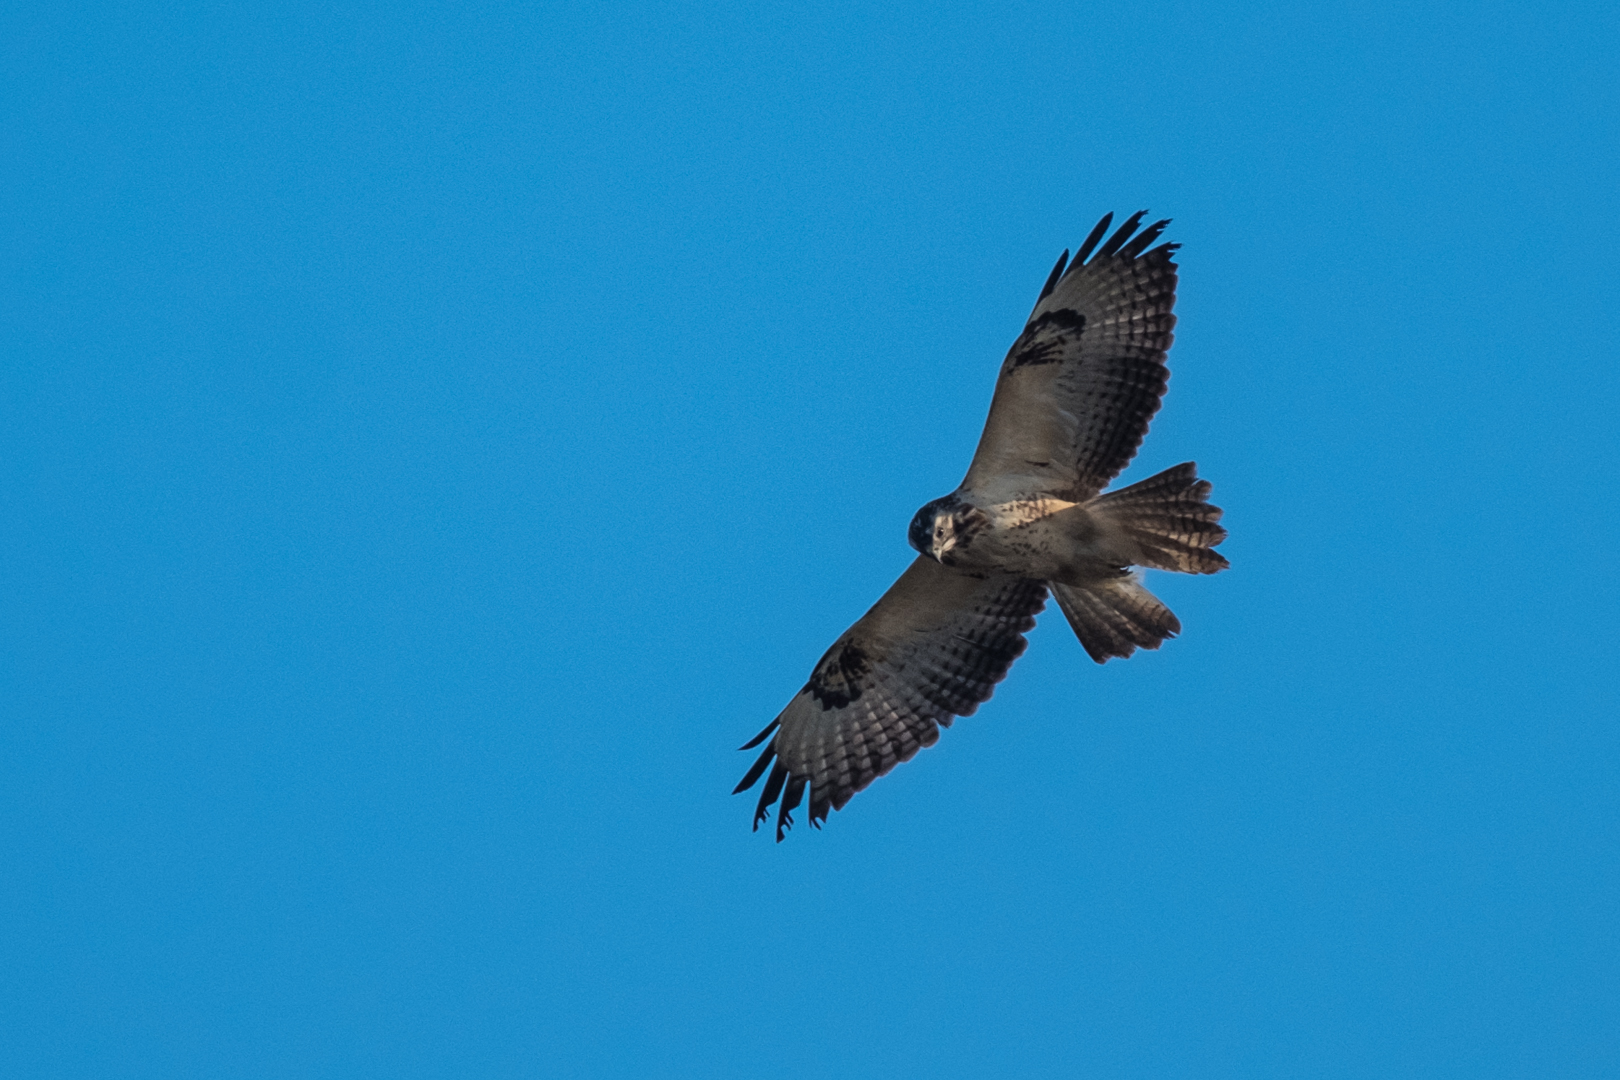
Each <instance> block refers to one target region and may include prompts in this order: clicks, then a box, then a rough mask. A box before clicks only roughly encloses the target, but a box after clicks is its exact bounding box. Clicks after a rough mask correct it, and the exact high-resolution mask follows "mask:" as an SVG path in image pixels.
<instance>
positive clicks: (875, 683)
mask: <svg viewBox="0 0 1620 1080" xmlns="http://www.w3.org/2000/svg"><path fill="white" fill-rule="evenodd" d="M1045 602H1046V587H1045V586H1044V585H1043V584H1042V583H1041V582H1038V581H1029V580H1026V579H1024V578H1018V577H1013V576H1011V575H1007V574H983V575H979V576H972V575H969V574H964V573H961V572H958V571H956V570H951V569H949V568H947V567H944V566H941V565H940V564H939V563H937V562H935V561H934V560H932V559H929V558H924V557H922V556H919V557H918V558H917V559H916V561H915V562H913V563H912V564H911V566H910V567H909V568H908V569H907V570H906V572H905V573H904V574H901V575H900V579H899V580H898V581H896V582H895V583H894V585H893V586H891V587H890V589H889V591H888V592H886V593H884V594H883V598H882V599H881V600H879V601H878V602H877V603H876V604H875V605H873V607H872V610H871V611H868V612H867V613H866V614H865V615H864V616H862V617H861V620H860V621H859V622H857V623H856V624H855V625H854V626H852V627H850V628H849V629H848V630H847V631H845V632H844V635H843V636H842V637H840V638H839V639H838V640H837V641H836V642H834V643H833V647H832V648H830V649H828V650H827V653H826V655H825V656H823V657H822V658H821V661H820V663H818V664H816V667H815V670H814V671H813V672H811V675H810V681H809V682H807V683H806V684H805V686H804V689H803V690H800V691H799V692H798V694H797V695H795V696H794V698H793V700H792V701H790V702H788V706H787V708H785V709H783V710H782V713H781V715H780V716H778V717H777V718H776V719H775V720H773V721H772V722H771V724H770V726H769V727H767V728H766V729H765V730H764V731H762V732H760V733H759V735H758V736H757V737H756V738H755V739H754V740H753V741H752V742H750V743H748V744H747V745H746V746H744V747H743V749H744V750H749V749H752V748H753V747H755V746H758V745H759V744H760V743H761V742H763V741H764V740H765V739H766V738H767V737H770V743H769V744H768V745H767V746H766V747H765V751H764V753H762V754H761V755H760V757H759V760H758V761H756V762H754V766H753V768H751V769H749V770H748V775H747V776H744V777H743V778H742V782H741V783H740V784H738V785H737V788H736V790H737V791H739V792H740V791H746V790H747V789H748V788H750V787H753V786H754V784H755V783H757V782H758V781H759V778H760V777H761V776H764V775H765V773H766V770H767V769H769V770H770V775H769V777H768V778H767V779H766V781H765V789H764V791H763V792H761V794H760V799H759V805H758V807H757V808H756V809H755V811H754V828H755V829H758V828H759V824H760V822H762V821H764V820H765V819H766V818H767V817H769V816H770V806H771V804H772V803H774V802H775V801H776V799H777V796H779V795H780V796H781V799H782V804H781V808H780V810H779V811H778V812H777V815H776V838H777V840H781V839H782V835H783V832H784V830H785V829H786V828H787V827H788V826H789V825H791V824H792V820H793V819H792V817H791V814H792V811H793V810H794V808H795V807H797V806H798V805H799V803H800V801H801V800H802V799H803V798H804V795H805V788H806V786H808V787H809V789H810V820H811V823H812V824H816V823H819V822H821V821H825V820H826V819H827V811H828V810H829V809H833V810H840V809H843V806H844V804H845V803H847V802H848V801H849V800H850V797H851V796H852V795H854V794H855V793H856V792H857V791H859V790H861V789H862V788H864V787H865V786H866V785H867V784H869V783H871V782H872V781H873V780H874V779H875V778H877V777H879V776H882V775H883V774H884V773H886V772H888V771H889V770H890V769H891V768H893V767H894V766H895V765H896V764H897V763H899V762H902V761H906V760H908V759H909V758H910V757H911V756H912V755H913V754H915V753H916V752H917V751H918V750H920V749H921V748H923V747H925V746H932V745H933V744H934V742H935V741H936V740H937V739H938V738H939V727H940V725H941V724H943V725H945V726H947V727H949V726H950V723H951V721H952V720H953V719H954V718H956V717H958V716H966V715H968V714H969V713H971V712H973V710H974V709H976V708H978V706H979V703H980V702H982V701H984V700H985V699H986V698H988V697H989V696H990V694H991V691H992V690H993V689H994V687H995V684H996V683H998V682H1000V681H1001V680H1002V678H1003V677H1004V676H1005V675H1006V674H1007V669H1008V668H1010V667H1011V666H1012V662H1013V661H1014V660H1016V659H1017V658H1018V656H1019V654H1021V653H1022V652H1023V651H1024V646H1025V644H1026V643H1025V641H1024V634H1025V633H1026V632H1027V631H1028V630H1029V629H1030V628H1031V627H1033V626H1034V625H1035V618H1034V616H1035V613H1036V612H1038V611H1040V610H1041V608H1042V606H1043V605H1044V604H1045ZM772 732H775V735H774V737H772ZM773 762H774V763H773Z"/></svg>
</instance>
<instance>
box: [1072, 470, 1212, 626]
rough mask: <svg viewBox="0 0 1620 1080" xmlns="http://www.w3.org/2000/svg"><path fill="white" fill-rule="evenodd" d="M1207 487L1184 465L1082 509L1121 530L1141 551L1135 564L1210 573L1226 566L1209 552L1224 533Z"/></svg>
mask: <svg viewBox="0 0 1620 1080" xmlns="http://www.w3.org/2000/svg"><path fill="white" fill-rule="evenodd" d="M1211 488H1212V485H1211V484H1210V482H1209V481H1208V480H1200V479H1198V466H1197V465H1196V464H1194V463H1193V462H1191V461H1188V462H1183V463H1182V464H1180V465H1177V466H1175V467H1174V468H1170V469H1166V470H1164V472H1162V473H1159V474H1158V475H1156V476H1150V477H1148V478H1147V479H1146V480H1143V481H1142V482H1140V483H1137V484H1132V485H1131V486H1130V487H1126V488H1120V489H1119V490H1118V491H1110V492H1109V493H1108V494H1106V495H1099V496H1097V497H1096V498H1095V499H1092V500H1091V501H1090V502H1089V503H1087V504H1086V509H1088V510H1090V511H1091V512H1092V513H1094V514H1097V515H1100V516H1102V517H1105V518H1107V519H1108V520H1110V521H1112V522H1114V523H1115V524H1117V525H1119V526H1120V527H1121V528H1122V529H1124V530H1125V532H1126V534H1127V535H1129V536H1130V538H1131V540H1132V541H1134V542H1135V543H1136V545H1137V547H1138V548H1140V549H1141V556H1140V558H1138V559H1137V560H1136V561H1137V562H1138V563H1139V564H1140V565H1142V566H1149V567H1152V568H1153V569H1155V570H1178V571H1180V572H1181V573H1183V574H1213V573H1215V572H1216V571H1218V570H1225V569H1226V568H1227V567H1228V566H1229V565H1231V564H1230V563H1228V562H1227V561H1226V559H1225V557H1224V556H1222V555H1220V554H1219V553H1217V552H1216V551H1214V550H1213V548H1214V547H1215V545H1216V544H1219V543H1220V542H1221V541H1222V540H1225V539H1226V530H1225V529H1223V528H1221V527H1220V526H1219V525H1217V524H1216V522H1218V521H1220V520H1221V508H1220V507H1218V506H1214V505H1212V504H1211V503H1210V502H1209V493H1210V490H1211ZM1150 595H1151V594H1150ZM1065 610H1067V609H1065ZM1172 618H1174V616H1172ZM1071 621H1073V620H1072V618H1071ZM1093 655H1095V654H1093ZM1116 655H1117V654H1116Z"/></svg>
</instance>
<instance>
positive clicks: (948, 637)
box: [736, 211, 1227, 841]
mask: <svg viewBox="0 0 1620 1080" xmlns="http://www.w3.org/2000/svg"><path fill="white" fill-rule="evenodd" d="M1145 213H1146V211H1142V212H1141V213H1137V214H1135V215H1133V216H1132V217H1131V218H1130V219H1129V220H1127V221H1126V222H1125V223H1124V224H1122V225H1121V226H1120V227H1119V228H1118V229H1117V230H1115V232H1114V233H1113V234H1112V235H1109V236H1108V238H1107V239H1106V240H1104V239H1103V237H1104V236H1105V235H1107V234H1108V227H1109V225H1110V224H1111V223H1112V221H1113V215H1112V214H1108V215H1105V216H1104V217H1103V219H1102V220H1101V221H1099V222H1098V223H1097V226H1096V228H1094V229H1092V230H1091V234H1090V235H1089V236H1087V237H1086V241H1085V243H1083V244H1081V245H1080V250H1079V252H1078V253H1077V254H1076V255H1075V258H1074V261H1073V262H1069V261H1068V258H1069V253H1068V252H1067V251H1065V252H1064V253H1063V255H1062V256H1061V257H1060V258H1059V259H1058V261H1057V265H1056V266H1055V267H1053V268H1052V274H1051V276H1050V277H1048V278H1047V280H1046V284H1045V285H1044V286H1043V287H1042V288H1041V294H1040V296H1039V297H1038V298H1037V299H1036V301H1035V310H1034V311H1032V312H1031V313H1030V316H1029V321H1028V322H1027V323H1025V324H1024V331H1023V333H1021V334H1020V335H1018V340H1017V341H1015V342H1013V345H1012V348H1011V349H1010V350H1009V351H1008V353H1007V359H1006V360H1004V361H1002V364H1001V374H1000V375H999V376H998V377H997V379H996V391H995V397H994V398H993V399H992V400H991V402H990V418H989V419H988V420H987V421H986V422H985V425H984V434H983V435H982V436H981V437H980V439H979V448H978V450H976V451H975V452H974V454H973V463H972V464H971V465H970V466H969V467H968V471H967V476H966V478H964V479H963V481H962V483H961V485H960V486H959V487H958V488H957V489H956V490H955V491H953V492H951V493H950V494H949V495H946V496H944V497H943V498H939V499H935V500H934V501H933V502H931V503H929V504H928V505H926V506H924V507H923V508H922V509H921V510H919V511H917V516H916V517H914V518H913V519H912V521H911V530H910V535H909V538H910V541H911V546H912V547H914V548H916V549H917V551H918V552H919V554H918V556H917V558H916V560H915V561H913V562H912V564H911V566H910V567H909V568H908V569H907V570H906V571H905V573H903V574H901V575H900V579H899V580H898V581H896V582H895V583H894V585H893V586H892V587H891V588H890V589H889V591H888V592H886V593H884V594H883V597H882V599H880V600H879V601H878V602H877V603H876V604H875V605H874V606H873V607H872V610H870V611H868V612H867V613H866V614H865V615H864V616H862V617H861V619H860V621H859V622H857V623H856V624H855V625H854V626H852V627H850V628H849V629H848V630H847V631H845V632H844V635H843V636H842V637H840V638H839V639H838V640H837V641H835V642H834V643H833V646H832V648H830V649H828V650H827V653H826V655H825V656H823V657H822V658H821V660H820V662H819V663H817V664H816V666H815V670H814V671H812V672H811V673H810V681H809V682H807V683H805V685H804V689H802V690H800V691H799V692H798V693H797V694H796V695H794V698H793V700H792V701H790V702H788V705H787V708H785V709H783V710H782V713H781V715H779V716H778V717H777V718H776V719H775V720H773V721H771V723H770V725H769V726H768V727H767V728H766V729H765V730H764V731H762V732H760V733H759V735H758V736H756V737H755V738H754V739H753V740H752V741H751V742H749V743H748V744H747V745H746V746H744V747H743V749H744V750H751V749H753V748H754V747H756V746H758V745H759V744H760V743H762V742H764V741H765V740H766V739H767V738H768V739H770V742H769V743H768V744H767V745H766V747H765V750H764V752H763V753H762V754H760V756H759V760H757V761H755V762H754V765H753V767H752V768H751V769H749V770H748V775H746V776H744V777H743V778H742V782H741V783H740V784H738V785H737V788H736V790H737V791H738V792H741V791H746V790H747V789H748V788H750V787H752V786H753V785H754V784H755V783H757V782H758V781H759V779H760V777H762V776H765V775H766V772H767V770H769V776H768V777H766V780H765V788H764V790H763V792H761V794H760V798H759V805H758V806H757V808H756V809H755V811H754V828H755V829H756V830H757V829H758V828H759V826H760V823H761V822H763V821H765V820H766V819H767V818H768V817H769V816H770V807H771V804H772V803H774V802H776V800H777V798H778V796H780V798H781V807H780V809H779V810H778V812H777V815H776V839H777V840H778V841H780V840H781V839H782V836H783V833H784V831H785V830H786V829H787V828H788V827H789V826H791V825H792V821H793V819H792V816H791V815H792V812H793V810H794V809H795V808H797V807H798V805H799V804H800V802H801V801H803V799H804V796H805V789H806V788H808V789H809V795H810V821H811V823H812V824H814V825H817V826H818V827H819V825H820V823H821V822H822V821H825V820H826V819H827V811H828V810H829V809H831V810H841V809H843V807H844V804H845V803H847V802H848V801H849V800H850V797H851V796H853V795H854V794H855V793H856V792H857V791H860V790H861V789H862V788H864V787H865V786H866V785H867V784H869V783H871V782H872V781H873V780H874V779H875V778H877V777H879V776H882V775H883V774H884V773H886V772H888V771H889V770H890V769H891V768H893V767H894V766H895V764H897V763H898V762H902V761H906V760H907V759H909V758H910V757H911V756H912V755H913V754H915V753H916V752H917V751H918V750H920V749H921V748H922V747H925V746H931V745H933V743H934V742H935V741H936V740H937V739H938V738H939V728H940V725H941V724H943V725H946V726H949V725H950V723H951V721H952V720H953V719H954V718H956V717H958V716H966V715H968V714H969V713H971V712H973V710H974V709H976V708H978V706H979V703H980V702H982V701H984V700H986V699H987V698H989V697H990V694H991V691H992V690H993V689H994V687H995V684H996V683H998V682H1000V681H1001V679H1002V678H1003V677H1004V676H1005V675H1006V674H1007V669H1008V668H1010V667H1011V666H1012V662H1013V661H1014V660H1016V659H1017V658H1018V656H1019V654H1020V653H1022V652H1023V651H1024V646H1025V641H1024V634H1025V633H1026V632H1027V631H1028V630H1029V629H1030V628H1032V627H1033V626H1034V625H1035V613H1036V612H1038V611H1040V610H1041V609H1042V608H1043V607H1044V606H1045V604H1046V595H1047V592H1048V590H1050V591H1051V593H1052V595H1053V596H1054V597H1055V598H1056V599H1057V604H1058V607H1059V609H1061V610H1062V612H1063V614H1064V616H1066V617H1067V618H1068V620H1069V625H1070V626H1071V627H1073V628H1074V632H1075V634H1076V636H1078V637H1079V638H1080V644H1081V645H1082V646H1084V647H1085V650H1086V652H1088V653H1090V654H1091V658H1092V659H1093V660H1095V661H1097V662H1098V663H1099V664H1100V663H1103V662H1105V661H1106V660H1108V658H1109V657H1113V656H1119V657H1125V656H1130V655H1131V654H1132V653H1133V652H1135V651H1136V649H1137V648H1138V647H1141V648H1144V649H1156V648H1158V647H1159V644H1160V643H1161V642H1163V641H1164V640H1165V639H1166V638H1170V637H1174V636H1175V635H1176V634H1177V633H1178V632H1179V631H1180V630H1181V623H1180V622H1179V621H1178V620H1177V619H1176V617H1175V616H1174V615H1173V614H1171V613H1170V609H1169V608H1167V607H1165V606H1164V604H1162V603H1160V602H1159V599H1158V598H1157V597H1155V596H1154V595H1153V594H1152V593H1150V592H1148V591H1147V589H1145V588H1143V587H1142V583H1141V581H1140V579H1139V577H1138V576H1137V575H1135V574H1133V573H1132V572H1131V567H1133V566H1143V567H1152V568H1153V569H1155V570H1177V571H1180V572H1181V573H1184V574H1213V573H1215V572H1216V571H1217V570H1222V569H1224V568H1225V567H1226V565H1227V562H1226V559H1225V558H1223V557H1222V556H1221V555H1219V554H1218V553H1217V552H1215V551H1214V550H1213V549H1214V547H1215V545H1217V544H1219V543H1220V542H1221V541H1222V540H1224V539H1225V538H1226V530H1225V529H1222V528H1221V527H1220V526H1219V525H1218V524H1216V522H1218V521H1219V520H1220V517H1221V510H1220V508H1219V507H1217V506H1213V505H1211V504H1210V503H1209V501H1208V499H1209V492H1210V484H1209V481H1207V480H1200V479H1198V474H1197V467H1196V466H1195V465H1194V464H1193V463H1192V462H1187V463H1185V464H1182V465H1177V466H1175V467H1174V468H1172V469H1166V470H1165V471H1164V472H1162V473H1159V474H1158V475H1156V476H1150V477H1148V478H1147V479H1146V480H1142V481H1140V482H1138V483H1135V484H1132V485H1131V486H1130V487H1125V488H1120V489H1119V490H1117V491H1110V492H1107V493H1103V488H1104V487H1106V486H1107V485H1108V482H1109V481H1110V480H1112V479H1113V478H1114V477H1115V476H1117V475H1118V474H1119V472H1120V470H1122V469H1124V468H1125V465H1126V464H1127V463H1128V462H1129V461H1130V460H1131V458H1132V457H1134V456H1135V455H1136V450H1137V447H1139V446H1141V445H1142V437H1143V436H1144V435H1145V434H1146V433H1147V429H1148V422H1149V421H1150V420H1152V419H1153V414H1154V413H1156V412H1158V410H1159V399H1160V398H1162V397H1163V396H1164V391H1165V383H1166V381H1167V380H1168V379H1169V377H1170V373H1169V371H1168V369H1167V368H1166V367H1165V354H1166V352H1168V351H1169V348H1170V341H1171V333H1170V331H1171V328H1172V327H1174V326H1175V322H1176V317H1175V316H1174V315H1173V314H1171V308H1172V307H1174V305H1175V300H1176V264H1175V263H1174V262H1173V261H1172V254H1173V253H1174V252H1175V250H1176V248H1177V247H1178V246H1179V245H1177V244H1159V245H1158V246H1157V247H1155V246H1153V244H1154V241H1156V240H1158V238H1159V236H1160V234H1162V233H1163V232H1164V229H1165V226H1167V225H1169V224H1170V223H1169V221H1159V222H1155V223H1154V224H1152V225H1149V226H1148V227H1147V228H1145V229H1142V230H1141V231H1140V232H1138V231H1137V229H1138V227H1139V226H1140V224H1141V221H1142V217H1143V215H1144V214H1145ZM1065 267H1067V268H1065ZM773 733H774V735H773Z"/></svg>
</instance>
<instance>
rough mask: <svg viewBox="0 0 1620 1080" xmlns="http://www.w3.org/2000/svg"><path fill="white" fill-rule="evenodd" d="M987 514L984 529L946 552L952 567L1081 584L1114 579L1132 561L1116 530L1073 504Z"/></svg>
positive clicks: (1006, 507)
mask: <svg viewBox="0 0 1620 1080" xmlns="http://www.w3.org/2000/svg"><path fill="white" fill-rule="evenodd" d="M987 517H988V518H989V521H988V522H987V527H985V528H983V529H982V530H980V531H979V532H977V533H975V534H974V535H973V537H972V539H971V541H970V542H969V543H968V544H966V545H965V546H964V547H963V548H962V549H960V550H959V551H953V552H951V554H953V555H956V556H957V557H958V558H957V560H954V561H953V565H959V566H961V567H963V568H964V569H985V570H1000V571H1002V572H1003V573H1012V574H1017V575H1019V576H1020V577H1028V578H1035V579H1037V580H1040V581H1058V582H1063V583H1065V584H1070V585H1081V584H1085V583H1087V582H1090V581H1096V580H1099V579H1107V578H1112V577H1116V576H1118V574H1119V571H1120V570H1121V568H1123V567H1125V566H1128V565H1130V564H1131V563H1133V562H1135V561H1136V554H1137V553H1136V552H1135V550H1134V545H1132V544H1131V543H1130V541H1129V540H1128V539H1127V538H1126V536H1125V534H1124V532H1123V531H1122V530H1120V529H1119V528H1118V527H1117V526H1114V525H1113V524H1112V523H1110V522H1107V521H1104V520H1103V519H1101V518H1099V517H1097V516H1096V515H1094V514H1091V513H1089V512H1088V511H1087V510H1086V509H1085V508H1084V507H1083V506H1079V505H1077V504H1074V503H1067V502H1060V501H1058V500H1041V502H1039V503H1015V504H1003V505H1002V506H996V507H991V508H989V509H988V510H987Z"/></svg>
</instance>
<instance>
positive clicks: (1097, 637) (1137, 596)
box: [1051, 573, 1181, 664]
mask: <svg viewBox="0 0 1620 1080" xmlns="http://www.w3.org/2000/svg"><path fill="white" fill-rule="evenodd" d="M1051 588H1052V595H1053V596H1055V597H1057V602H1058V607H1059V608H1061V609H1062V611H1063V614H1064V616H1065V617H1066V618H1067V619H1068V620H1069V625H1070V626H1071V627H1073V628H1074V635H1075V637H1077V638H1079V639H1080V644H1081V645H1083V646H1085V650H1086V652H1088V653H1090V654H1091V658H1092V659H1093V660H1095V661H1097V663H1099V664H1102V663H1106V662H1107V661H1108V659H1109V658H1110V657H1114V656H1119V657H1125V656H1129V655H1131V654H1132V653H1134V652H1135V651H1136V650H1137V649H1138V648H1143V649H1157V648H1158V647H1159V646H1160V645H1161V644H1163V643H1164V640H1165V639H1166V638H1173V637H1175V636H1176V635H1177V634H1179V633H1181V620H1180V619H1177V618H1176V617H1175V615H1174V614H1173V613H1172V612H1171V611H1170V609H1169V608H1167V607H1165V606H1164V604H1163V603H1162V602H1160V600H1159V598H1158V597H1157V596H1154V595H1153V594H1152V593H1150V592H1148V591H1147V589H1145V588H1143V587H1142V583H1141V582H1139V581H1137V580H1136V578H1135V576H1134V575H1132V574H1129V573H1121V574H1120V576H1119V577H1117V578H1111V579H1109V580H1106V581H1100V582H1097V583H1095V584H1092V585H1087V586H1078V585H1059V584H1058V583H1056V582H1053V583H1052V586H1051Z"/></svg>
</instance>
